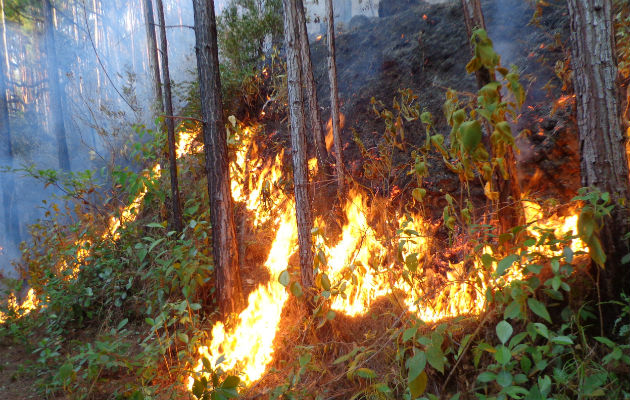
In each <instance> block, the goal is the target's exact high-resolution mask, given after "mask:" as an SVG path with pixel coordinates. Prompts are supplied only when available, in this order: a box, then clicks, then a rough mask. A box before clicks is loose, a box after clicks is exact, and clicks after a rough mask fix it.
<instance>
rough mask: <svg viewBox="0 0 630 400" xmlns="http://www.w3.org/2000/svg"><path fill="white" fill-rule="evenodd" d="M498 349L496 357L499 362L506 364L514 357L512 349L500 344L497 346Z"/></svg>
mask: <svg viewBox="0 0 630 400" xmlns="http://www.w3.org/2000/svg"><path fill="white" fill-rule="evenodd" d="M496 350H497V351H496V352H495V353H494V358H495V360H497V362H498V363H499V364H501V365H505V364H507V363H509V362H510V360H511V359H512V353H511V352H510V349H508V348H507V347H505V346H503V345H500V346H497V347H496Z"/></svg>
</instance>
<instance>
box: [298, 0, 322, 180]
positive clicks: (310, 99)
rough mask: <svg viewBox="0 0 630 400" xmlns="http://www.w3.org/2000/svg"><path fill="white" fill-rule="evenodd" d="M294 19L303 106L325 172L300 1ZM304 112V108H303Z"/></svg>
mask: <svg viewBox="0 0 630 400" xmlns="http://www.w3.org/2000/svg"><path fill="white" fill-rule="evenodd" d="M295 6H296V8H297V10H296V13H297V14H296V19H295V23H296V24H297V30H298V36H297V45H298V46H299V57H300V59H301V68H302V81H303V83H302V85H303V88H304V98H305V103H304V105H305V106H306V105H308V117H309V123H310V127H311V134H312V135H313V143H314V144H315V155H316V157H317V163H318V164H319V169H320V171H322V172H327V170H328V168H329V165H328V151H326V139H325V138H324V130H323V128H322V118H321V112H320V110H319V102H318V100H317V85H316V83H315V76H314V75H313V62H312V60H311V47H310V45H309V41H308V32H307V30H306V13H305V11H304V3H303V2H302V0H299V1H296V2H295ZM305 110H306V108H305Z"/></svg>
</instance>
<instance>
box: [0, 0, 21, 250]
mask: <svg viewBox="0 0 630 400" xmlns="http://www.w3.org/2000/svg"><path fill="white" fill-rule="evenodd" d="M0 14H1V15H0V24H1V25H2V26H1V27H0V28H1V30H2V32H0V33H1V34H2V38H0V166H6V167H9V168H12V167H13V145H12V142H11V125H10V121H9V107H8V104H7V81H6V74H7V72H8V63H7V48H6V43H7V42H6V26H5V19H4V0H0ZM0 181H1V182H2V202H3V209H4V223H5V224H6V231H7V233H8V235H9V238H10V240H12V241H13V243H14V244H16V245H17V244H18V243H19V242H20V240H21V238H20V225H19V220H18V214H17V212H16V210H15V204H14V201H13V200H14V198H15V181H14V179H13V173H11V172H9V173H6V174H4V175H3V176H0Z"/></svg>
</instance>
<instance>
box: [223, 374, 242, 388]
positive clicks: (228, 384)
mask: <svg viewBox="0 0 630 400" xmlns="http://www.w3.org/2000/svg"><path fill="white" fill-rule="evenodd" d="M240 382H241V378H239V377H238V376H234V375H230V376H228V377H227V378H225V380H224V381H223V384H222V385H221V388H223V389H234V388H236V387H237V386H238V384H239V383H240Z"/></svg>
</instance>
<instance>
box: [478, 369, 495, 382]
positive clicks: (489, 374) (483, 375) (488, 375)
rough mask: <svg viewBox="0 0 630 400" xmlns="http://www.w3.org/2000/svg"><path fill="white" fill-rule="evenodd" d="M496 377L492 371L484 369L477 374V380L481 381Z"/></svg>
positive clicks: (492, 379) (488, 380) (491, 379)
mask: <svg viewBox="0 0 630 400" xmlns="http://www.w3.org/2000/svg"><path fill="white" fill-rule="evenodd" d="M496 378H497V374H495V373H494V372H489V371H486V372H482V373H481V374H479V376H478V377H477V380H478V381H479V382H481V383H488V382H492V381H494V380H495V379H496Z"/></svg>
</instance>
